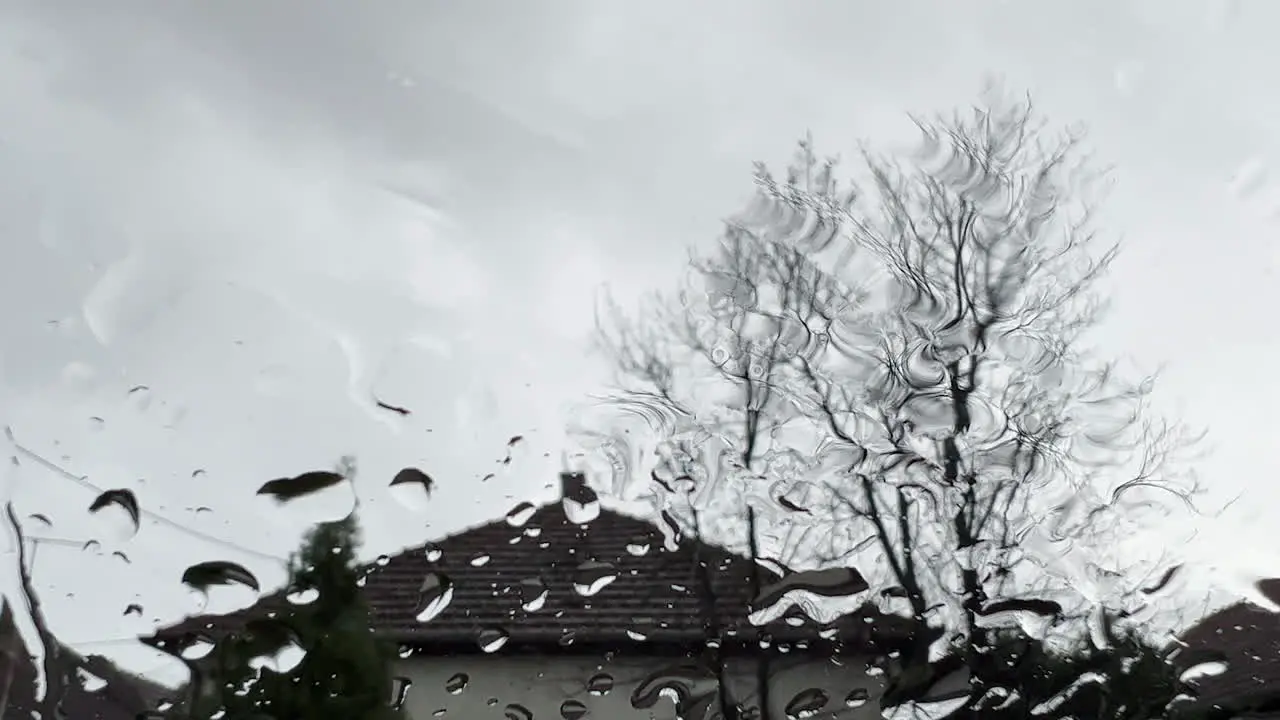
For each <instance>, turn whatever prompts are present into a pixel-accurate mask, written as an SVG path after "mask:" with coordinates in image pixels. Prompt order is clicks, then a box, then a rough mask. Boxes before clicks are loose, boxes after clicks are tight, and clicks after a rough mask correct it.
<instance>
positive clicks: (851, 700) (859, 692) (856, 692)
mask: <svg viewBox="0 0 1280 720" xmlns="http://www.w3.org/2000/svg"><path fill="white" fill-rule="evenodd" d="M870 700H871V693H870V692H867V689H866V688H854V689H853V690H850V691H849V694H848V695H845V696H844V706H845V707H851V708H857V707H862V706H863V705H866V704H867V703H868V702H869V701H870Z"/></svg>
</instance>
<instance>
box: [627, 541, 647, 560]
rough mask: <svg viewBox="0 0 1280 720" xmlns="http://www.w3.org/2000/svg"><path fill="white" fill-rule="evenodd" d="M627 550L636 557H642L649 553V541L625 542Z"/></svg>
mask: <svg viewBox="0 0 1280 720" xmlns="http://www.w3.org/2000/svg"><path fill="white" fill-rule="evenodd" d="M627 552H628V553H630V554H631V555H634V556H636V557H644V556H645V555H648V554H649V541H648V540H637V541H634V542H629V543H627Z"/></svg>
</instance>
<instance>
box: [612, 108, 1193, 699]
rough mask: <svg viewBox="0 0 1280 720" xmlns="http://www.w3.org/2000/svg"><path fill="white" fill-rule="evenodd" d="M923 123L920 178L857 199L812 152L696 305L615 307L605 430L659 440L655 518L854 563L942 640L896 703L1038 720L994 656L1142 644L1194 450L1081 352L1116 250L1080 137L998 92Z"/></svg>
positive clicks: (1147, 384)
mask: <svg viewBox="0 0 1280 720" xmlns="http://www.w3.org/2000/svg"><path fill="white" fill-rule="evenodd" d="M916 124H917V126H918V128H919V130H920V131H921V138H922V141H921V143H920V145H919V147H918V149H917V152H916V153H915V154H914V156H912V157H910V158H906V159H901V158H891V157H885V156H882V155H878V154H876V153H874V152H872V151H870V150H866V151H864V152H863V153H862V155H861V160H862V161H863V163H862V169H863V170H864V171H865V172H864V173H863V174H862V175H863V176H862V177H860V178H858V179H857V181H855V182H853V183H851V184H849V185H848V186H847V187H845V186H842V185H841V184H840V183H839V182H838V181H837V179H836V172H835V171H836V163H835V162H834V161H831V160H821V159H819V157H818V156H817V155H816V154H815V152H814V150H813V147H812V144H811V142H809V141H805V142H802V143H801V144H800V148H799V152H798V153H797V156H796V159H795V161H794V162H793V163H792V164H791V166H790V167H789V168H788V171H787V174H786V176H785V177H783V178H776V177H774V176H773V175H771V174H770V173H769V171H768V170H767V169H765V168H764V167H760V168H758V172H757V177H756V179H757V184H758V186H759V189H760V192H759V193H758V197H757V200H756V202H755V203H754V204H753V206H752V207H751V208H750V209H749V211H748V212H746V213H744V214H742V215H741V216H739V217H737V218H735V219H734V220H733V221H731V222H730V223H728V224H727V228H726V231H725V234H724V237H723V238H722V241H721V242H720V243H718V244H717V246H716V247H714V248H713V249H711V250H710V251H699V252H695V253H694V255H693V257H692V262H691V271H692V272H691V273H690V275H689V278H688V280H687V282H685V283H684V284H683V285H682V286H681V288H680V290H679V291H678V292H677V293H676V294H675V295H674V296H672V295H665V296H663V295H659V296H656V297H655V298H654V300H653V301H652V302H651V303H649V304H647V305H645V306H644V307H643V308H641V310H640V312H639V313H638V314H628V313H626V312H624V311H623V310H622V309H621V308H619V307H618V306H616V305H610V306H608V307H607V308H606V310H607V312H606V313H604V314H603V315H602V316H601V322H600V327H599V339H600V345H601V347H602V348H603V349H604V350H605V351H606V352H607V354H608V356H609V358H610V360H611V361H612V362H613V364H614V366H615V368H616V370H617V377H618V388H619V389H618V392H617V394H616V395H615V396H614V397H613V398H612V401H613V403H614V405H615V407H617V408H619V409H621V410H623V411H627V412H631V413H633V414H637V415H640V416H642V417H644V418H645V419H646V420H648V421H649V422H650V424H651V426H652V427H653V428H654V429H655V430H657V431H658V432H660V433H661V434H662V436H663V437H664V440H663V442H662V443H661V447H662V453H661V457H662V458H663V460H664V461H663V462H662V463H661V464H660V466H659V467H658V468H657V469H655V470H654V471H653V473H652V480H653V486H654V487H653V488H652V491H653V493H654V494H655V497H657V498H659V502H663V503H667V504H670V505H671V507H672V508H680V507H683V506H684V505H689V506H690V507H695V508H700V510H699V511H698V512H699V519H700V525H701V530H703V531H704V532H706V533H708V534H719V535H720V536H722V537H724V539H725V540H726V541H728V542H731V543H732V542H739V543H741V542H742V541H743V540H742V539H743V537H744V533H743V531H742V528H741V525H742V523H743V519H744V518H745V517H746V510H747V509H748V508H752V509H754V510H755V512H757V513H758V514H759V515H760V517H761V523H762V525H764V526H766V527H763V528H762V532H763V533H764V535H765V540H766V544H767V545H768V548H767V549H766V550H765V551H764V552H763V554H764V555H766V556H770V557H771V558H772V559H773V560H775V561H776V562H775V563H774V565H775V567H777V568H779V569H782V570H783V571H784V572H785V571H791V570H799V569H803V568H812V567H822V566H829V565H845V566H849V567H853V568H855V569H856V570H857V571H858V572H859V573H860V574H861V575H862V576H863V577H864V578H865V579H866V580H867V584H868V586H869V589H868V590H867V591H866V592H865V593H863V594H861V595H860V596H859V597H858V598H855V599H854V600H857V601H859V602H862V601H871V602H876V603H878V604H879V606H880V608H881V609H882V610H883V611H885V612H891V613H896V614H902V615H905V616H908V617H913V618H916V619H917V620H918V621H919V622H921V623H922V624H927V625H929V626H932V627H934V628H937V629H939V630H940V631H941V632H936V633H921V634H920V637H921V644H920V646H919V647H915V648H913V649H912V651H911V652H909V653H908V654H907V656H906V657H904V658H903V662H902V664H903V666H904V667H906V668H910V669H911V671H909V672H908V671H905V670H904V671H903V672H901V673H899V674H898V675H897V677H896V679H895V681H894V683H893V686H892V687H891V690H890V693H889V695H888V696H887V697H886V702H888V703H890V704H896V703H909V702H911V701H913V700H919V699H921V698H922V697H926V696H928V695H929V694H930V693H931V692H933V691H934V690H935V689H936V688H938V687H940V682H941V684H943V685H945V684H947V683H946V682H945V679H944V678H942V677H940V673H945V674H953V675H954V674H955V673H959V676H960V677H961V678H962V681H961V683H962V685H965V686H967V688H968V689H967V691H966V692H965V693H964V698H965V699H964V700H963V701H962V703H961V706H962V708H967V712H971V713H977V714H980V713H982V712H984V710H985V709H989V708H988V706H989V705H990V703H992V702H995V701H997V700H998V699H1000V698H1003V699H1000V702H1001V703H1004V704H1005V705H1008V703H1009V702H1012V703H1014V705H1013V706H1010V707H1013V709H1014V711H1016V712H1024V713H1025V712H1027V711H1028V710H1029V707H1028V706H1027V702H1028V700H1027V699H1026V696H1025V695H1024V696H1021V699H1020V700H1018V699H1016V698H1017V697H1018V695H1017V693H1014V692H1012V691H1013V690H1014V689H1013V688H1008V687H1004V686H1003V685H1002V684H1001V683H1007V682H1010V681H1011V680H1010V678H1009V677H1008V675H1007V673H1003V672H1001V670H1000V668H999V667H998V665H999V664H998V663H995V662H993V661H992V659H991V658H992V652H991V641H992V633H993V632H995V631H996V629H1000V628H1007V629H1012V630H1013V631H1015V632H1017V633H1020V634H1022V635H1024V636H1026V637H1027V638H1030V639H1032V640H1034V641H1036V642H1040V641H1042V640H1044V641H1050V642H1057V643H1062V642H1065V641H1067V640H1076V639H1081V638H1083V639H1084V640H1085V641H1087V642H1089V643H1091V644H1092V646H1093V647H1094V648H1095V649H1097V650H1098V651H1100V652H1102V651H1107V650H1108V649H1109V648H1111V647H1112V646H1113V645H1114V644H1115V643H1116V642H1118V638H1119V637H1121V636H1122V635H1123V633H1124V632H1126V631H1125V630H1124V629H1123V628H1122V627H1121V626H1123V625H1124V624H1126V623H1128V624H1130V625H1142V624H1144V623H1147V622H1148V621H1150V620H1151V619H1152V617H1153V615H1154V614H1155V613H1156V612H1157V611H1158V610H1159V609H1160V604H1161V603H1160V595H1161V593H1168V592H1171V591H1172V590H1173V589H1175V588H1176V587H1177V586H1178V580H1179V572H1178V567H1177V565H1176V562H1177V558H1173V557H1169V556H1160V557H1152V556H1150V555H1149V554H1148V555H1145V556H1144V555H1142V554H1139V553H1134V552H1131V551H1133V550H1134V544H1133V543H1126V540H1128V539H1129V538H1133V537H1140V535H1141V532H1142V531H1143V530H1144V529H1147V528H1149V527H1152V526H1153V525H1154V524H1156V523H1163V522H1168V521H1169V520H1170V518H1171V516H1172V515H1173V514H1174V513H1188V512H1193V511H1194V509H1193V506H1192V505H1191V500H1192V498H1193V496H1194V495H1195V493H1196V491H1197V488H1196V486H1195V483H1194V481H1193V475H1192V474H1191V473H1190V472H1189V470H1188V467H1187V464H1186V462H1185V460H1186V459H1187V456H1186V455H1185V454H1184V453H1185V451H1187V450H1189V449H1191V448H1194V447H1195V445H1196V440H1197V439H1198V438H1197V437H1196V436H1194V435H1192V434H1191V433H1189V432H1188V431H1187V429H1186V428H1185V427H1184V426H1183V425H1181V424H1179V423H1175V422H1170V421H1167V420H1165V419H1163V418H1160V417H1158V416H1157V415H1155V414H1154V413H1153V412H1152V410H1151V393H1152V390H1153V388H1154V381H1153V378H1151V377H1144V376H1134V375H1131V374H1128V373H1126V372H1124V371H1123V370H1122V369H1121V367H1120V365H1119V364H1118V363H1116V362H1113V361H1110V360H1108V359H1106V358H1105V357H1102V356H1100V355H1099V354H1097V353H1096V352H1095V350H1094V349H1093V348H1092V347H1091V346H1090V345H1089V343H1088V336H1087V333H1088V331H1090V330H1091V329H1092V328H1093V327H1094V326H1095V325H1096V324H1097V322H1098V320H1099V319H1100V317H1101V314H1102V311H1103V310H1104V309H1105V306H1106V302H1105V299H1104V298H1103V296H1102V295H1101V292H1100V286H1099V281H1100V280H1101V279H1102V278H1103V277H1104V275H1105V273H1106V271H1107V270H1108V268H1109V267H1110V265H1111V263H1112V261H1113V260H1114V258H1115V257H1116V252H1117V247H1116V246H1115V245H1114V244H1103V243H1102V242H1101V240H1100V235H1099V234H1098V232H1097V230H1096V229H1095V228H1094V227H1093V224H1092V221H1093V210H1094V205H1093V201H1094V200H1095V199H1096V191H1097V190H1098V189H1099V185H1100V184H1101V183H1102V181H1103V180H1105V176H1104V175H1103V174H1101V173H1097V172H1094V171H1093V169H1092V168H1091V166H1090V165H1089V163H1088V162H1086V161H1087V159H1088V158H1087V157H1086V155H1085V154H1084V152H1083V149H1082V136H1081V134H1080V133H1075V132H1070V131H1068V132H1064V133H1055V132H1051V131H1050V128H1049V126H1048V124H1047V123H1046V122H1045V121H1044V120H1043V119H1042V118H1040V117H1039V116H1038V115H1037V113H1036V112H1034V110H1033V108H1032V106H1031V104H1030V102H1029V101H1020V100H1014V101H1010V100H1008V99H1006V98H1004V97H1003V96H996V95H989V96H988V97H987V98H986V99H984V102H983V104H980V105H978V106H975V107H974V108H972V109H970V110H969V111H966V112H958V113H955V114H952V115H949V116H945V117H940V118H937V119H934V120H923V119H916ZM673 494H677V495H680V496H681V497H682V498H686V497H687V498H688V499H689V502H688V503H683V502H682V503H668V502H667V501H666V500H662V499H661V498H662V497H663V496H669V495H673ZM683 519H684V521H685V522H686V523H687V522H688V521H689V516H688V514H687V513H686V515H685V516H683ZM1144 589H1145V590H1144ZM783 604H785V602H784V603H783ZM785 609H786V608H785V607H782V606H781V604H780V605H779V606H777V607H775V608H772V609H766V612H765V613H764V615H762V619H764V618H765V617H773V616H776V614H778V613H781V612H782V611H784V610H785ZM1011 696H1012V697H1014V698H1015V699H1014V700H1012V701H1010V700H1008V698H1009V697H1011ZM1134 707H1135V705H1134V703H1130V704H1129V705H1128V706H1127V708H1128V709H1127V710H1126V711H1125V712H1132V711H1133V708H1134ZM962 711H964V710H963V709H962ZM1046 712H1048V711H1046ZM1112 716H1113V717H1132V715H1110V716H1108V717H1112Z"/></svg>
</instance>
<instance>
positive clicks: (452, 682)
mask: <svg viewBox="0 0 1280 720" xmlns="http://www.w3.org/2000/svg"><path fill="white" fill-rule="evenodd" d="M470 684H471V676H470V675H467V674H466V673H455V674H454V675H453V676H452V677H450V678H449V679H448V680H446V681H445V683H444V690H445V692H447V693H449V694H450V695H458V694H460V693H461V692H462V691H463V690H466V689H467V685H470Z"/></svg>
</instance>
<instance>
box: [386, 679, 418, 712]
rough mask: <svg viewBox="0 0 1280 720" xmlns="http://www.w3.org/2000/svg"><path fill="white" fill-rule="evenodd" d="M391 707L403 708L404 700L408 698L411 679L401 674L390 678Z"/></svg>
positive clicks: (395, 708)
mask: <svg viewBox="0 0 1280 720" xmlns="http://www.w3.org/2000/svg"><path fill="white" fill-rule="evenodd" d="M391 682H392V686H391V698H392V700H391V709H393V710H403V709H404V701H405V700H408V699H409V690H410V689H411V688H412V687H413V681H412V680H410V679H409V678H407V677H405V676H403V675H397V676H395V677H393V678H391Z"/></svg>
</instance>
